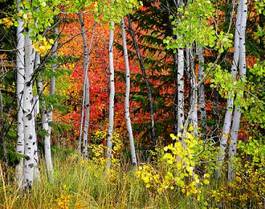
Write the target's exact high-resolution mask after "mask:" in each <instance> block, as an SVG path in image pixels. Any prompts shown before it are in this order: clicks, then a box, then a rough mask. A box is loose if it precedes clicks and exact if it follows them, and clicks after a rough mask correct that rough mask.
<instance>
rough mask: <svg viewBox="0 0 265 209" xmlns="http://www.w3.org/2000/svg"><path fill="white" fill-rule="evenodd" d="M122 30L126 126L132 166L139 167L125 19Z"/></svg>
mask: <svg viewBox="0 0 265 209" xmlns="http://www.w3.org/2000/svg"><path fill="white" fill-rule="evenodd" d="M121 28H122V44H123V56H124V63H125V70H126V75H125V77H126V89H125V102H124V109H125V120H126V126H127V131H128V136H129V142H130V151H131V159H132V164H133V165H137V159H136V153H135V146H134V138H133V131H132V124H131V118H130V66H129V58H128V51H127V40H126V30H125V28H126V26H125V23H124V19H122V21H121Z"/></svg>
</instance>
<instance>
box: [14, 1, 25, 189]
mask: <svg viewBox="0 0 265 209" xmlns="http://www.w3.org/2000/svg"><path fill="white" fill-rule="evenodd" d="M17 10H18V12H19V11H20V10H21V1H20V0H18V1H17ZM23 26H24V23H23V21H22V20H21V19H20V18H19V19H18V26H17V53H16V70H17V81H16V82H17V90H16V93H17V106H18V107H17V110H18V112H17V136H18V138H17V145H16V152H17V153H18V154H20V155H21V156H22V155H24V146H25V143H24V123H23V94H24V75H25V71H24V56H25V51H24V47H25V37H24V34H23V31H24V27H23ZM23 163H24V160H23V158H22V157H21V158H20V160H19V163H18V164H17V166H16V181H17V183H18V186H19V187H21V184H22V181H23Z"/></svg>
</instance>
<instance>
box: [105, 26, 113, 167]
mask: <svg viewBox="0 0 265 209" xmlns="http://www.w3.org/2000/svg"><path fill="white" fill-rule="evenodd" d="M113 43H114V22H113V21H111V22H110V33H109V126H108V133H107V153H106V157H107V164H106V167H107V169H109V168H110V166H111V159H112V135H113V127H114V97H115V82H114V63H113Z"/></svg>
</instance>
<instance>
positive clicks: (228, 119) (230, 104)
mask: <svg viewBox="0 0 265 209" xmlns="http://www.w3.org/2000/svg"><path fill="white" fill-rule="evenodd" d="M242 8H243V7H242V0H239V4H238V8H237V16H236V27H235V37H234V49H235V51H234V56H233V63H232V67H231V74H232V77H233V79H236V75H237V68H238V62H239V54H240V47H239V38H240V29H241V16H242ZM233 109H234V95H230V97H229V99H228V100H227V107H226V113H225V118H224V125H223V133H222V137H221V140H220V151H219V154H218V159H217V160H218V168H217V176H218V177H219V176H220V169H221V166H222V164H223V161H224V158H225V150H226V147H227V141H228V138H229V135H230V127H231V123H232V114H233Z"/></svg>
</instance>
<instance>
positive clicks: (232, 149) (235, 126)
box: [228, 0, 248, 181]
mask: <svg viewBox="0 0 265 209" xmlns="http://www.w3.org/2000/svg"><path fill="white" fill-rule="evenodd" d="M240 4H241V12H240V13H241V23H240V34H239V49H240V53H239V77H240V79H242V80H244V78H245V76H246V69H247V66H246V46H245V39H246V24H247V10H248V6H247V0H241V1H240ZM243 94H244V92H243V91H240V92H239V93H238V94H237V95H236V96H237V97H239V98H243ZM240 118H241V108H240V105H238V106H236V107H235V110H234V115H233V123H232V128H231V142H230V144H229V152H228V155H229V164H228V180H229V181H231V180H233V178H234V167H233V162H232V160H233V157H234V156H235V154H236V148H237V137H238V130H239V126H240Z"/></svg>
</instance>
